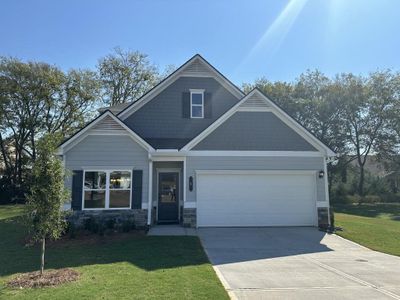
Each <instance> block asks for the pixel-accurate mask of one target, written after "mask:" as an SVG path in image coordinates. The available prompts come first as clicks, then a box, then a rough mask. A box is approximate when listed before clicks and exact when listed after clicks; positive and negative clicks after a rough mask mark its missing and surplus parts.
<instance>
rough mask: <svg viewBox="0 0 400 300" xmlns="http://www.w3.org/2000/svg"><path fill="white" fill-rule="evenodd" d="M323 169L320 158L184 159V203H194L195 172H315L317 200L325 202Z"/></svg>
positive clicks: (215, 157) (237, 157)
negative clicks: (190, 186) (190, 177)
mask: <svg viewBox="0 0 400 300" xmlns="http://www.w3.org/2000/svg"><path fill="white" fill-rule="evenodd" d="M323 169H324V160H323V158H322V157H240V156H233V157H226V156H190V157H187V159H186V180H187V181H186V183H187V184H186V189H187V190H186V201H196V173H195V171H196V170H315V180H316V183H317V184H316V186H317V200H318V201H325V183H324V179H323V178H318V171H320V170H323ZM189 176H193V179H194V184H193V191H189V184H188V181H189V179H188V178H189Z"/></svg>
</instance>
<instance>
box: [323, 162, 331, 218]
mask: <svg viewBox="0 0 400 300" xmlns="http://www.w3.org/2000/svg"><path fill="white" fill-rule="evenodd" d="M324 180H325V201H326V202H327V203H328V224H329V226H331V218H330V209H331V208H330V202H329V186H328V167H327V161H326V157H325V156H324Z"/></svg>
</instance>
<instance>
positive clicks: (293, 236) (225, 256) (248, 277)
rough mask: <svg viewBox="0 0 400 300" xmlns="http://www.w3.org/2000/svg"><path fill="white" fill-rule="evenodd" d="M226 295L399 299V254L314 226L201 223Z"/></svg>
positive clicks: (203, 236)
mask: <svg viewBox="0 0 400 300" xmlns="http://www.w3.org/2000/svg"><path fill="white" fill-rule="evenodd" d="M198 234H199V236H200V239H201V241H202V244H203V246H204V248H205V250H206V252H207V255H208V256H209V258H210V260H211V262H212V264H213V265H214V267H215V270H216V272H217V274H218V276H219V277H220V279H221V281H222V283H223V284H224V285H225V288H226V289H227V290H228V292H229V294H230V295H231V297H232V298H238V299H363V300H367V299H400V258H399V257H396V256H391V255H387V254H383V253H379V252H375V251H372V250H369V249H367V248H364V247H362V246H360V245H357V244H355V243H352V242H350V241H348V240H345V239H342V238H340V237H338V236H336V235H327V234H324V233H323V232H320V231H318V230H317V229H315V228H308V227H297V228H294V227H292V228H201V229H199V230H198Z"/></svg>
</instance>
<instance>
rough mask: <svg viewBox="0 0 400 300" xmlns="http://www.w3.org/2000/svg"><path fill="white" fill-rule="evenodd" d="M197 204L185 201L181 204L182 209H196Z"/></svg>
mask: <svg viewBox="0 0 400 300" xmlns="http://www.w3.org/2000/svg"><path fill="white" fill-rule="evenodd" d="M196 207H197V202H195V201H186V202H184V203H183V208H196Z"/></svg>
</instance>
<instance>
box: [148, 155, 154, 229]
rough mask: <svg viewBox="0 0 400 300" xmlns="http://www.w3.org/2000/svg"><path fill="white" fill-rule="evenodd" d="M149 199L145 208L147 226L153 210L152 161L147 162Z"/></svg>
mask: <svg viewBox="0 0 400 300" xmlns="http://www.w3.org/2000/svg"><path fill="white" fill-rule="evenodd" d="M148 194H149V199H148V206H147V225H150V224H151V212H152V210H153V205H152V200H153V161H152V160H151V159H150V160H149V193H148Z"/></svg>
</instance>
